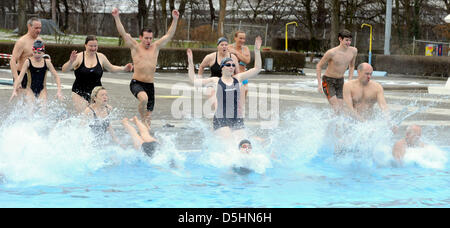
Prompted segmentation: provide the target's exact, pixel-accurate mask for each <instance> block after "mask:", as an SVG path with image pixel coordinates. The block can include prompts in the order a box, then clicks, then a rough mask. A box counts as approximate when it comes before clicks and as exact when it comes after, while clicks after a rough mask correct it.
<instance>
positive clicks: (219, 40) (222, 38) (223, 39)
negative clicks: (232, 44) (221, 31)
mask: <svg viewBox="0 0 450 228" xmlns="http://www.w3.org/2000/svg"><path fill="white" fill-rule="evenodd" d="M222 42H227V43H228V39H227V38H226V37H220V38H219V39H218V40H217V45H219V44H220V43H222Z"/></svg>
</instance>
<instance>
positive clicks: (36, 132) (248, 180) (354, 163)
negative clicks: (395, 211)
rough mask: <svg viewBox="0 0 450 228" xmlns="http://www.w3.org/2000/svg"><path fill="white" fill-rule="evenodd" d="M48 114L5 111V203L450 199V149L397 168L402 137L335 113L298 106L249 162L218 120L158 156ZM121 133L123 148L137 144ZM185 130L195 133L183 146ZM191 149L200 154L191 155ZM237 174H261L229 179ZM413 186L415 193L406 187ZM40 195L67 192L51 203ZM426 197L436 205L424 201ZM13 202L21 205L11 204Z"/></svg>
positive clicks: (411, 158) (61, 112)
mask: <svg viewBox="0 0 450 228" xmlns="http://www.w3.org/2000/svg"><path fill="white" fill-rule="evenodd" d="M49 107H50V108H49V109H48V111H47V115H42V114H39V113H38V112H37V113H34V114H33V115H30V114H29V113H28V112H25V111H24V110H23V109H22V108H21V107H15V108H14V109H13V111H11V112H10V113H8V114H5V113H2V115H4V118H3V122H2V123H1V126H0V173H1V174H2V175H3V176H5V178H6V180H7V181H6V184H3V185H1V184H0V202H3V205H5V206H8V205H9V206H11V205H12V206H14V205H22V206H27V205H29V204H27V202H28V200H26V199H29V198H30V195H28V194H29V192H31V193H30V194H33V197H34V198H32V200H31V201H32V202H33V203H35V204H34V205H41V206H61V205H69V206H70V205H73V206H79V204H78V203H79V202H84V203H85V204H82V205H88V206H99V207H102V206H107V205H106V204H105V202H104V201H103V200H101V199H104V198H105V197H108V198H109V199H110V200H111V201H108V202H110V203H111V204H108V205H109V206H129V207H142V206H143V207H149V206H154V207H174V206H176V207H183V206H186V207H216V206H232V207H243V206H250V207H298V206H306V207H314V206H319V207H323V206H326V207H333V206H390V205H391V206H399V205H400V206H401V205H406V206H411V205H412V206H424V205H425V206H426V205H440V204H442V202H446V200H448V195H449V194H448V190H446V189H447V188H445V185H446V184H448V183H447V182H446V181H445V180H446V179H447V178H448V177H449V176H448V174H446V172H447V170H448V163H447V160H448V159H447V156H448V152H446V151H443V150H442V149H440V148H439V147H437V146H434V145H433V144H432V141H430V140H428V141H430V142H429V146H427V147H425V148H421V149H408V151H407V153H406V155H405V158H404V166H403V168H396V166H393V165H392V164H393V163H395V162H394V159H393V157H392V145H393V144H394V140H393V138H394V137H393V133H392V131H391V128H390V125H389V124H388V123H387V122H386V121H385V120H384V119H382V118H376V119H374V120H371V121H367V122H358V123H355V122H352V121H350V120H348V119H345V118H340V117H334V115H333V114H332V113H331V111H330V110H328V109H326V110H324V109H317V108H314V107H306V106H305V107H299V108H297V109H295V110H292V111H288V112H285V113H283V115H282V116H281V124H280V127H279V128H278V129H273V130H270V131H268V134H267V137H265V140H264V142H259V141H257V140H252V145H253V150H252V153H251V154H249V155H247V154H241V153H240V152H239V151H238V149H237V145H226V144H225V143H224V142H223V141H221V140H220V139H217V138H216V137H214V136H213V133H212V132H211V129H210V122H207V123H205V122H204V121H199V120H195V119H194V120H188V121H189V124H188V126H189V127H188V130H185V131H183V130H176V132H175V133H174V132H170V131H157V132H156V134H155V137H156V138H157V139H158V140H159V141H160V145H161V146H160V147H159V149H158V150H157V151H156V152H155V154H154V156H153V158H151V159H150V158H148V157H147V156H145V155H144V153H141V152H140V151H135V150H134V149H132V148H130V147H129V148H127V149H122V148H121V147H119V146H116V145H112V144H109V143H108V142H107V141H105V142H103V141H100V142H99V141H98V140H96V138H95V136H94V135H93V134H92V132H91V131H90V129H89V128H88V127H86V126H85V125H84V124H83V119H82V118H80V117H68V115H67V113H65V107H64V106H62V105H55V104H52V105H50V106H49ZM404 115H409V116H411V115H413V114H411V113H406V111H405V110H404V113H403V114H402V115H401V116H400V115H399V117H397V119H400V118H401V117H402V116H404ZM379 116H381V115H379ZM116 117H117V116H116ZM113 118H115V117H113ZM116 119H120V118H116ZM253 130H255V129H251V128H250V129H249V133H250V134H252V133H253V134H254V132H252V131H253ZM119 131H120V132H122V134H121V137H120V139H121V141H122V142H125V141H130V137H129V136H128V135H126V134H123V130H119ZM186 132H188V133H189V132H191V133H192V132H196V133H195V134H194V136H193V137H191V138H188V139H186V140H185V141H187V142H188V143H187V144H188V145H180V140H179V139H180V138H183V137H186V136H185V135H186ZM255 132H256V131H255ZM427 139H429V138H426V137H425V140H427ZM189 142H190V143H189ZM187 146H190V147H194V148H199V147H201V151H200V152H192V151H189V152H186V151H185V148H186V147H187ZM180 148H181V149H180ZM193 151H196V150H193ZM172 164H176V165H175V167H176V168H172V166H171V165H172ZM232 167H245V168H249V169H251V170H253V171H254V172H253V173H252V174H250V175H246V176H243V177H240V175H237V174H233V175H231V177H230V176H229V175H225V176H224V175H223V174H224V173H228V172H229V171H230V170H231V168H232ZM155 168H156V169H155ZM436 173H438V175H436ZM236 176H238V177H240V178H238V179H236V178H235V177H236ZM417 176H420V177H421V178H419V179H418V178H417ZM417 179H418V180H417ZM412 180H414V181H415V182H414V187H413V188H412V187H411V188H407V187H405V186H410V185H411V183H412ZM431 184H432V185H433V186H435V187H430V185H431ZM5 188H6V189H8V191H12V192H15V194H8V193H7V191H3V189H5ZM60 188H62V189H63V190H62V191H61V190H59V189H60ZM85 189H87V190H85ZM25 190H26V191H25ZM22 191H23V192H24V193H20V192H22ZM17 192H19V193H17ZM35 192H44V193H43V194H44V195H45V193H46V192H57V193H58V192H62V194H54V195H53V196H54V197H53V198H54V199H53V198H52V200H49V199H48V198H45V197H44V196H42V197H41V196H40V194H35ZM424 193H427V194H428V195H429V198H431V199H432V200H428V201H423V200H421V197H423V195H424ZM12 195H14V196H15V197H17V198H15V199H17V200H16V201H15V202H11V204H6V202H7V200H6V199H7V198H8V199H9V198H11V196H12ZM118 195H120V196H121V197H117V196H118ZM21 197H22V198H21ZM23 197H25V198H26V199H25V198H23ZM405 198H408V199H412V200H405ZM124 199H126V200H124ZM160 199H164V200H160ZM447 206H448V204H447Z"/></svg>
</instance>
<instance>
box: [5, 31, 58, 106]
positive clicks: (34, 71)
mask: <svg viewBox="0 0 450 228" xmlns="http://www.w3.org/2000/svg"><path fill="white" fill-rule="evenodd" d="M44 54H45V46H44V43H43V42H42V41H41V40H36V41H35V42H34V44H33V56H32V57H31V58H29V59H28V60H27V61H25V63H24V64H23V67H22V69H21V71H20V74H19V77H18V79H17V80H16V81H15V82H14V89H13V94H12V96H11V99H10V101H11V100H12V99H13V98H14V97H15V96H17V89H18V86H19V85H20V84H21V83H22V80H23V78H24V76H25V74H27V85H26V90H25V91H26V94H27V96H26V97H27V100H28V101H30V102H34V101H36V99H38V100H39V101H41V102H43V103H44V104H45V103H46V101H47V87H46V84H47V83H46V81H47V71H50V72H51V73H52V75H53V77H55V81H56V85H57V88H58V91H57V92H56V96H57V97H58V99H60V100H61V99H62V93H61V81H60V79H59V76H58V74H57V73H56V70H55V67H53V64H52V62H51V61H50V59H44V58H43V55H44Z"/></svg>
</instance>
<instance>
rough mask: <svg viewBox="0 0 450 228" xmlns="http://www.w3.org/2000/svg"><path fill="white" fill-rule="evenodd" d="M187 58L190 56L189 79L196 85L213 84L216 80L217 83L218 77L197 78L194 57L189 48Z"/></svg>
mask: <svg viewBox="0 0 450 228" xmlns="http://www.w3.org/2000/svg"><path fill="white" fill-rule="evenodd" d="M186 54H187V58H188V75H189V80H190V81H191V82H192V83H193V84H194V86H203V85H206V84H213V83H214V82H216V83H217V80H218V78H217V77H212V78H196V77H195V69H194V58H193V55H192V50H191V49H189V48H188V49H187V51H186Z"/></svg>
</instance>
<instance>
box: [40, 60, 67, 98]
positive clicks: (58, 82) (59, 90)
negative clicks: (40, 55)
mask: <svg viewBox="0 0 450 228" xmlns="http://www.w3.org/2000/svg"><path fill="white" fill-rule="evenodd" d="M44 61H46V63H47V67H48V69H49V70H50V72H51V73H52V75H53V77H54V78H55V81H56V86H57V92H56V97H57V98H58V99H59V100H62V99H63V96H62V92H61V79H60V78H59V76H58V73H57V72H56V70H55V67H54V66H53V64H52V61H50V60H44Z"/></svg>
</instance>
